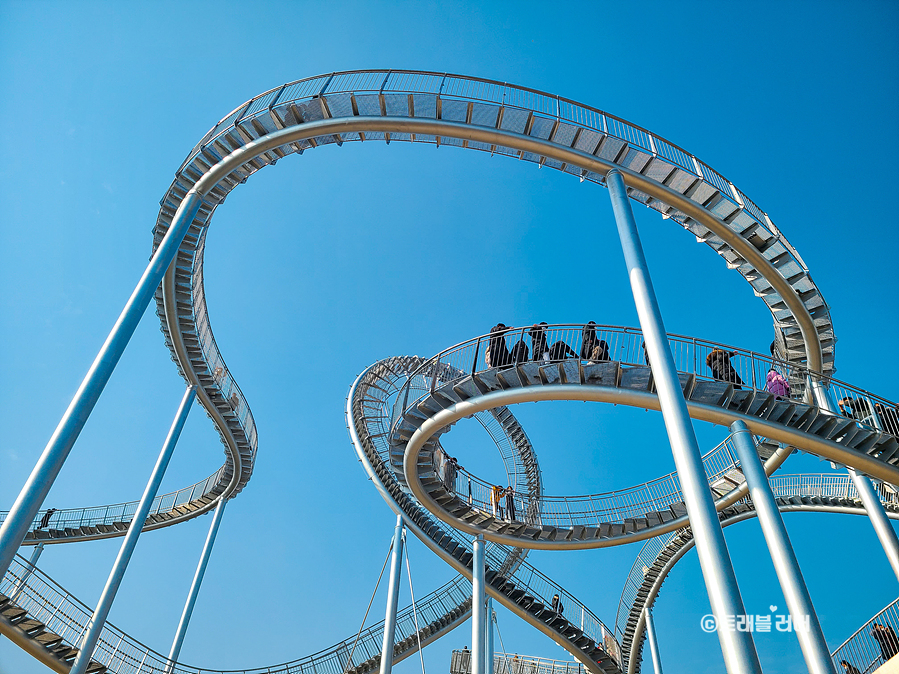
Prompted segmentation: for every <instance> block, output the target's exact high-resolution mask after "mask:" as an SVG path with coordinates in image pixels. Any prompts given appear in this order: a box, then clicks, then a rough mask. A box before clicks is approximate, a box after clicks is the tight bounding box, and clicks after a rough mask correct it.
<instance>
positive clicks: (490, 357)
mask: <svg viewBox="0 0 899 674" xmlns="http://www.w3.org/2000/svg"><path fill="white" fill-rule="evenodd" d="M508 331H509V328H507V327H506V326H505V325H503V324H502V323H497V324H496V325H494V326H493V327H492V328H490V341H489V342H488V343H487V352H486V353H485V354H484V362H485V363H487V367H504V366H506V365H508V364H509V363H511V362H512V361H511V359H510V358H509V349H507V348H506V338H505V334H506V333H507V332H508Z"/></svg>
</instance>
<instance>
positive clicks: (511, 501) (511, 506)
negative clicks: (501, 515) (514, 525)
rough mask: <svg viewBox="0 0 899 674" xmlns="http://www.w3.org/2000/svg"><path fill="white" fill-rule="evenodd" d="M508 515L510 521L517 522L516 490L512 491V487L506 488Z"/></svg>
mask: <svg viewBox="0 0 899 674" xmlns="http://www.w3.org/2000/svg"><path fill="white" fill-rule="evenodd" d="M506 515H508V516H509V521H510V522H514V521H515V490H513V489H512V485H509V486H508V487H506Z"/></svg>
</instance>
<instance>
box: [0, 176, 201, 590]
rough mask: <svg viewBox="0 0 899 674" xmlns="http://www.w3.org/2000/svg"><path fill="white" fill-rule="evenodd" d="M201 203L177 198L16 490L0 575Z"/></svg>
mask: <svg viewBox="0 0 899 674" xmlns="http://www.w3.org/2000/svg"><path fill="white" fill-rule="evenodd" d="M202 203H203V198H202V197H201V196H200V195H199V194H197V193H196V192H195V191H193V190H191V191H190V192H188V193H187V196H186V197H185V198H184V200H183V201H182V202H181V205H180V206H179V207H178V212H177V213H175V217H174V219H173V220H172V224H171V225H170V226H169V229H168V231H167V232H166V234H165V237H163V239H162V243H160V244H159V248H157V249H156V253H155V254H154V255H153V257H152V259H151V260H150V264H148V265H147V268H146V269H145V270H144V273H143V276H141V278H140V281H138V284H137V287H135V289H134V292H133V293H131V297H130V298H129V299H128V303H127V304H126V305H125V308H124V309H123V310H122V313H121V315H120V316H119V318H118V320H117V321H116V323H115V325H114V326H113V328H112V331H111V332H110V333H109V336H108V337H107V338H106V341H105V342H104V343H103V346H102V347H101V349H100V353H98V354H97V357H96V358H95V359H94V362H93V364H92V365H91V367H90V370H88V372H87V375H85V377H84V380H83V381H82V382H81V386H79V387H78V391H77V392H76V393H75V397H74V398H72V402H71V403H69V407H68V409H67V410H66V412H65V414H64V415H63V417H62V419H61V420H60V422H59V425H58V426H57V427H56V430H55V431H54V432H53V435H52V436H51V437H50V441H49V442H48V443H47V446H46V447H45V448H44V451H43V453H42V454H41V457H40V458H39V459H38V462H37V464H35V466H34V469H33V470H32V471H31V475H29V476H28V480H27V481H26V482H25V486H23V487H22V491H21V492H19V495H18V497H17V498H16V501H15V503H14V504H13V506H12V509H11V510H10V511H9V515H8V516H7V518H6V521H5V522H3V526H0V578H2V577H3V576H4V575H5V574H6V571H7V570H8V569H9V565H10V564H11V563H12V560H13V557H15V554H16V551H17V550H18V549H19V546H20V545H22V541H24V540H25V535H26V534H27V533H28V528H29V527H30V526H31V523H32V522H33V521H34V518H35V516H36V515H37V513H38V510H40V507H41V505H42V504H43V502H44V499H45V498H46V497H47V494H48V492H49V491H50V487H52V486H53V482H54V481H55V480H56V476H57V475H59V471H60V470H62V466H63V464H64V463H65V461H66V458H67V457H68V456H69V452H70V451H71V449H72V447H73V445H74V444H75V440H77V439H78V435H79V434H80V433H81V429H83V428H84V424H85V423H87V419H88V417H89V416H90V414H91V411H93V409H94V405H96V404H97V400H99V398H100V394H101V393H102V392H103V389H104V387H105V386H106V383H107V382H108V381H109V378H110V377H111V376H112V372H113V370H115V367H116V364H118V362H119V358H121V356H122V353H124V351H125V347H126V346H127V345H128V341H129V340H130V339H131V335H133V334H134V330H135V329H136V328H137V324H138V323H139V322H140V319H141V317H142V316H143V315H144V311H146V309H147V305H149V304H150V300H151V299H153V293H155V292H156V288H157V286H158V285H159V283H160V281H162V277H163V276H164V275H165V272H166V270H167V269H168V268H169V265H170V264H171V263H172V260H174V259H175V255H176V254H177V253H178V248H179V247H180V246H181V242H182V241H183V240H184V235H185V234H187V231H188V229H189V228H190V224H191V222H193V219H194V216H195V215H196V214H197V211H199V210H200V205H201V204H202Z"/></svg>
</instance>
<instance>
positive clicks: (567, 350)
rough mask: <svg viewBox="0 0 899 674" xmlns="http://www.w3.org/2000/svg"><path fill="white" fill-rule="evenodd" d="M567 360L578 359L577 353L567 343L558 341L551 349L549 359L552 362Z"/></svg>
mask: <svg viewBox="0 0 899 674" xmlns="http://www.w3.org/2000/svg"><path fill="white" fill-rule="evenodd" d="M566 358H577V352H576V351H575V350H574V349H572V348H571V347H570V346H568V345H567V344H566V343H565V342H562V341H558V342H556V343H555V344H553V345H552V346H551V347H549V359H550V360H551V361H552V360H565V359H566Z"/></svg>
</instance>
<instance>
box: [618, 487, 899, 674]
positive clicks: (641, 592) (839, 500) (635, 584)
mask: <svg viewBox="0 0 899 674" xmlns="http://www.w3.org/2000/svg"><path fill="white" fill-rule="evenodd" d="M771 489H772V490H773V492H774V496H775V499H776V501H777V504H778V507H779V509H780V511H781V512H829V513H846V514H853V515H866V513H865V508H864V505H863V504H862V502H861V499H860V498H859V495H858V492H856V490H855V487H854V486H853V484H852V480H851V479H850V478H849V476H848V475H841V474H837V473H829V474H827V473H825V474H799V475H776V476H774V477H772V478H771ZM879 493H880V499H881V501H882V502H883V504H884V508H885V509H886V511H887V516H888V517H889V518H890V519H894V520H899V493H897V491H895V490H890V489H886V488H884V487H880V490H879ZM755 515H756V512H755V508H754V507H753V505H752V501H751V500H750V499H748V498H747V499H743V500H741V501H740V502H738V503H736V504H734V505H732V506H729V507H727V508H725V509H723V510H721V511H720V513H719V517H720V519H721V525H722V526H725V527H726V526H730V525H731V524H736V523H737V522H742V521H744V520H747V519H750V518H752V517H755ZM693 543H694V541H693V534H692V532H691V530H690V529H689V528H687V529H682V530H680V531H676V532H674V533H672V534H670V535H669V536H667V537H664V536H660V537H658V538H654V539H652V540H650V541H649V542H647V543H646V545H645V546H643V549H642V550H641V551H640V553H639V554H638V555H637V559H636V560H635V561H634V564H633V566H632V567H631V571H630V574H629V575H628V579H627V581H626V583H625V587H624V590H623V591H622V593H621V600H620V601H619V604H618V615H617V617H616V620H615V633H616V636H617V637H618V638H619V639H620V640H621V650H622V659H623V662H624V667H623V668H624V669H625V671H626V672H627V674H638V673H639V672H640V664H641V658H642V650H643V642H644V637H645V633H644V628H645V624H644V619H643V610H644V609H645V608H652V606H653V604H654V603H655V600H656V598H657V597H658V593H659V591H660V590H661V587H662V583H664V581H665V578H667V576H668V574H669V573H670V572H671V571H672V569H673V568H674V565H675V564H677V562H678V561H680V559H681V558H682V557H683V556H684V555H685V554H686V553H687V552H689V550H690V549H691V548H692V547H693Z"/></svg>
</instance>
